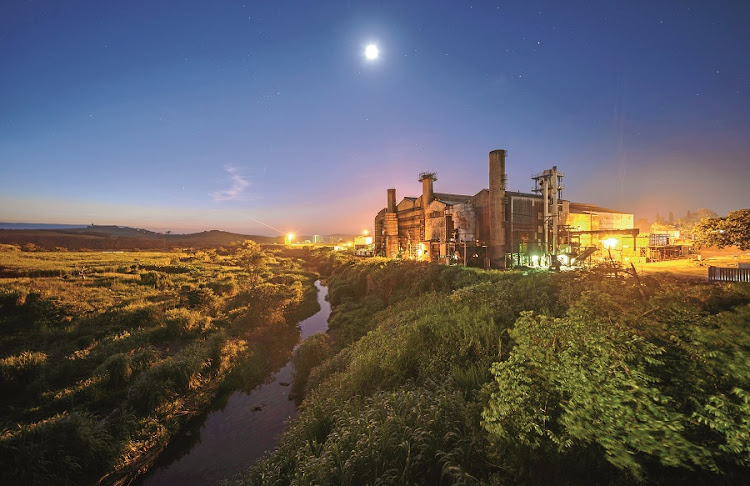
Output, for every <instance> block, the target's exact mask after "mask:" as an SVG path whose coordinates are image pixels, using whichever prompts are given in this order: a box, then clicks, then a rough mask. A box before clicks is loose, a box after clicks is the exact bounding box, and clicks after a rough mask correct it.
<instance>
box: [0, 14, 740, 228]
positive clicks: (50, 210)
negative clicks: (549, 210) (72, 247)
mask: <svg viewBox="0 0 750 486" xmlns="http://www.w3.org/2000/svg"><path fill="white" fill-rule="evenodd" d="M748 14H750V5H748V4H744V3H743V4H732V5H730V6H725V5H706V4H704V3H702V2H697V1H696V2H675V3H667V4H659V5H654V4H652V3H649V2H629V3H623V4H606V5H605V4H595V5H587V6H585V7H583V6H568V5H565V6H563V5H559V4H557V3H555V2H549V1H547V2H537V3H535V4H533V5H532V4H529V3H523V4H497V5H491V4H481V5H473V4H460V5H459V4H454V3H447V2H429V3H427V2H415V3H408V4H402V3H396V4H385V5H383V4H379V3H370V2H364V3H361V4H357V5H356V6H354V7H352V6H347V5H343V4H342V5H332V4H315V5H311V4H307V3H305V2H288V3H283V4H281V3H274V4H260V5H255V4H250V3H246V4H242V3H236V4H235V3H232V4H228V3H227V4H219V5H216V4H211V5H200V4H192V3H188V4H181V5H179V6H178V7H177V8H174V6H173V5H171V4H149V5H133V4H131V3H127V2H112V3H107V4H88V3H85V2H72V3H66V4H57V3H55V2H35V3H33V4H30V3H25V4H5V5H3V6H0V39H2V41H3V42H2V43H0V65H2V66H4V67H5V68H6V69H5V70H4V72H5V73H6V74H5V76H3V78H2V79H0V160H2V161H3V166H4V177H3V178H2V179H1V180H0V220H5V221H8V222H12V221H19V222H29V221H31V222H34V221H41V222H43V223H37V224H70V223H68V222H69V221H75V220H83V221H88V223H86V225H89V224H91V222H93V223H96V224H97V225H108V224H116V225H120V226H130V227H139V228H145V229H149V230H159V231H173V232H181V231H186V232H200V231H207V230H211V229H216V230H220V231H231V232H236V233H242V234H247V235H259V236H277V235H278V234H286V233H287V232H294V233H295V234H311V235H312V234H331V233H337V232H338V233H346V234H357V233H359V232H361V231H362V230H363V229H368V230H372V225H373V220H374V217H375V215H376V213H377V212H378V211H379V210H380V209H382V208H383V207H385V201H386V189H388V188H391V187H395V188H396V190H397V199H398V200H401V199H402V198H403V197H405V196H415V195H416V196H418V195H419V194H420V193H421V188H420V185H419V183H418V182H417V175H418V173H419V172H422V171H435V172H438V173H439V180H438V182H437V183H436V184H435V190H436V192H447V193H464V194H475V193H476V192H478V191H479V190H481V189H483V188H487V187H488V186H489V184H488V181H487V176H488V171H487V154H488V153H489V152H490V151H491V150H494V149H506V150H508V153H509V155H508V159H507V173H508V178H509V181H508V189H509V190H519V191H522V192H527V191H528V189H529V188H530V187H531V185H532V181H531V177H532V175H534V174H536V173H539V172H541V171H543V170H545V169H548V168H549V167H551V166H553V165H556V166H558V168H559V169H560V170H561V171H562V172H564V173H565V174H566V177H565V179H564V180H563V182H564V184H565V186H566V189H565V190H564V191H563V198H564V199H567V200H571V201H576V202H586V203H591V204H596V205H599V206H603V207H608V208H612V209H617V210H621V211H625V212H632V213H633V214H635V217H636V219H639V218H644V217H645V218H647V219H648V220H650V221H652V220H653V219H654V218H655V215H656V213H660V214H662V215H664V214H667V213H669V212H670V211H672V212H674V213H675V215H677V214H684V213H685V211H687V210H688V209H689V210H694V209H697V208H701V207H705V208H709V209H712V210H714V211H716V212H717V213H719V214H721V215H725V214H727V213H728V212H730V211H732V210H736V209H741V208H743V207H748V206H750V198H749V197H748V196H747V191H746V188H745V184H746V181H747V180H749V179H750V163H748V161H750V137H748V136H747V134H748V133H750V115H748V113H750V96H748V94H750V84H748V83H749V81H748V80H749V79H750V60H748V58H747V56H746V53H745V50H746V47H747V46H748V45H750V32H748V30H747V29H746V28H745V26H744V24H743V21H742V20H743V19H744V18H747V16H748ZM635 33H637V35H634V34H635ZM696 33H698V35H696ZM373 46H376V47H373ZM272 231H273V233H272Z"/></svg>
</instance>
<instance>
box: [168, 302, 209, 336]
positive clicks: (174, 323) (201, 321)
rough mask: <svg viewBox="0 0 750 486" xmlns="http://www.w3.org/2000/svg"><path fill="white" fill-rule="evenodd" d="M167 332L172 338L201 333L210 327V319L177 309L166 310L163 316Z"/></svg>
mask: <svg viewBox="0 0 750 486" xmlns="http://www.w3.org/2000/svg"><path fill="white" fill-rule="evenodd" d="M164 322H165V324H166V327H167V330H168V331H169V333H170V334H171V335H173V336H186V335H188V334H192V333H195V332H202V331H205V330H207V329H209V328H210V327H211V318H210V317H208V316H205V315H203V314H201V313H200V312H198V311H194V310H190V309H184V308H177V309H171V310H168V311H167V312H166V313H165V314H164Z"/></svg>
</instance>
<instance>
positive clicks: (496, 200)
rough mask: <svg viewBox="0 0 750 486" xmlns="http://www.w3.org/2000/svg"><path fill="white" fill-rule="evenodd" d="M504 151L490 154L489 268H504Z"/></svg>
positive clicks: (495, 151)
mask: <svg viewBox="0 0 750 486" xmlns="http://www.w3.org/2000/svg"><path fill="white" fill-rule="evenodd" d="M505 155H506V152H505V150H493V151H492V152H490V244H489V247H488V248H487V256H488V257H489V259H490V267H491V268H500V269H504V268H505Z"/></svg>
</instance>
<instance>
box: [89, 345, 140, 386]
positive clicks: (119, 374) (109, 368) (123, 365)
mask: <svg viewBox="0 0 750 486" xmlns="http://www.w3.org/2000/svg"><path fill="white" fill-rule="evenodd" d="M96 373H97V374H99V375H101V376H103V377H104V380H105V384H106V385H107V386H108V387H109V388H112V389H120V388H121V387H123V386H124V385H126V384H127V383H128V382H130V378H131V377H132V376H133V368H132V366H131V364H130V357H129V356H128V355H126V354H123V353H117V354H113V355H112V356H110V357H108V358H107V359H106V360H105V361H104V363H102V364H101V365H100V366H99V368H97V370H96Z"/></svg>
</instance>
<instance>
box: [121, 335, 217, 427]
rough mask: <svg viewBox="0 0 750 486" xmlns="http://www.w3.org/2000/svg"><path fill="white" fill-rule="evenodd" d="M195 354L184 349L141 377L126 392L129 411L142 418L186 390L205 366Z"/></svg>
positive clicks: (200, 357) (201, 358)
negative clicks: (136, 413)
mask: <svg viewBox="0 0 750 486" xmlns="http://www.w3.org/2000/svg"><path fill="white" fill-rule="evenodd" d="M191 351H192V352H191ZM195 351H196V350H195V349H190V348H188V349H186V350H185V351H183V353H181V354H180V355H179V356H173V357H170V358H167V359H165V360H163V361H161V362H159V363H157V364H156V365H154V366H153V367H151V368H150V369H149V370H147V371H145V372H143V373H141V375H140V376H139V377H138V378H137V379H136V380H135V381H134V382H133V384H132V385H131V386H130V388H129V389H128V401H130V403H131V404H132V405H133V408H135V409H136V410H137V411H139V412H141V413H143V414H145V413H147V412H149V411H151V410H152V409H154V408H156V407H158V406H159V405H161V404H162V403H164V402H165V401H166V400H168V399H171V398H174V397H175V396H177V395H178V394H181V393H183V392H185V391H186V390H188V389H189V388H190V387H191V386H192V385H193V384H194V383H193V382H194V380H195V379H196V378H199V376H200V371H201V369H202V368H203V366H204V365H205V363H204V361H203V357H202V356H201V354H200V353H196V352H195Z"/></svg>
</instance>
